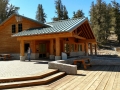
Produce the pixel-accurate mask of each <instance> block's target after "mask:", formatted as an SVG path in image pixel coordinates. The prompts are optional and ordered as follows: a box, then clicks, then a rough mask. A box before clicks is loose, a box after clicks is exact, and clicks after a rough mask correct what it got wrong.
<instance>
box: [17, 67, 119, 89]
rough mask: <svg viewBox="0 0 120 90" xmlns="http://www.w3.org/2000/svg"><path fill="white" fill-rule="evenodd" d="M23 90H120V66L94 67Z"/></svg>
mask: <svg viewBox="0 0 120 90" xmlns="http://www.w3.org/2000/svg"><path fill="white" fill-rule="evenodd" d="M16 90H18V89H16ZM19 90H20V88H19ZM21 90H120V65H118V66H92V67H90V68H88V70H78V74H77V75H66V76H65V77H63V78H61V79H59V80H57V81H55V82H53V83H50V84H48V85H41V86H33V87H27V88H25V87H24V88H21Z"/></svg>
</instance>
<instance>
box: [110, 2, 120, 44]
mask: <svg viewBox="0 0 120 90" xmlns="http://www.w3.org/2000/svg"><path fill="white" fill-rule="evenodd" d="M112 6H113V17H114V18H113V21H114V22H113V26H114V29H115V33H116V35H117V36H118V41H119V43H120V4H119V3H117V2H116V1H115V0H114V1H112Z"/></svg>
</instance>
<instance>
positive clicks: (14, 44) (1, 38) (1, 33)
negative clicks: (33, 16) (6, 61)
mask: <svg viewBox="0 0 120 90" xmlns="http://www.w3.org/2000/svg"><path fill="white" fill-rule="evenodd" d="M19 23H22V27H23V30H26V29H29V28H36V27H41V26H42V25H40V24H38V23H36V22H33V21H31V20H29V19H26V18H22V21H21V22H17V21H16V19H15V16H13V17H11V18H9V19H8V20H7V21H6V22H5V23H3V24H2V25H0V53H20V42H19V41H17V38H14V37H11V35H12V25H13V24H15V25H16V33H17V32H18V24H19Z"/></svg>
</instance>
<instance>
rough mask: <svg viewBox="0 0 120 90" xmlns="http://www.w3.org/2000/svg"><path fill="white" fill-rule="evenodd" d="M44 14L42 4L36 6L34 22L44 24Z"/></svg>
mask: <svg viewBox="0 0 120 90" xmlns="http://www.w3.org/2000/svg"><path fill="white" fill-rule="evenodd" d="M46 17H47V16H46V14H45V13H44V9H43V8H42V4H38V8H37V12H36V20H37V21H40V22H42V23H45V22H46V19H45V18H46Z"/></svg>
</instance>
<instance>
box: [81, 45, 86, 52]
mask: <svg viewBox="0 0 120 90" xmlns="http://www.w3.org/2000/svg"><path fill="white" fill-rule="evenodd" d="M81 45H82V51H83V52H85V44H84V43H82V44H81Z"/></svg>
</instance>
